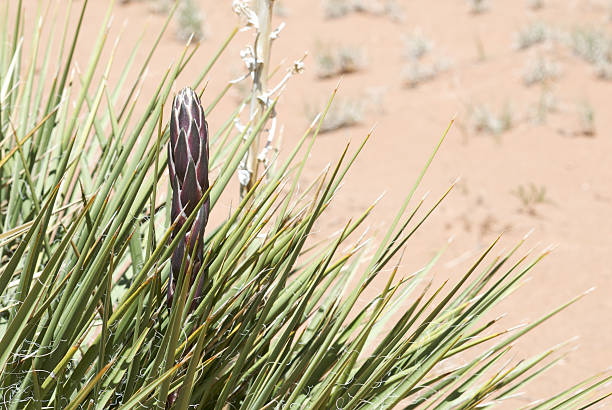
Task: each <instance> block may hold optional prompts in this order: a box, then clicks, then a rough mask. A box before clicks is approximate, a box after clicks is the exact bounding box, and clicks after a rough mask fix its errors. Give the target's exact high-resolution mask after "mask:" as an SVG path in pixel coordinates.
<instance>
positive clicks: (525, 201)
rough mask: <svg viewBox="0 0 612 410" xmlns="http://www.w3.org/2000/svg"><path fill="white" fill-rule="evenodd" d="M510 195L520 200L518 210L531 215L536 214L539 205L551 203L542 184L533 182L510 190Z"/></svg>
mask: <svg viewBox="0 0 612 410" xmlns="http://www.w3.org/2000/svg"><path fill="white" fill-rule="evenodd" d="M512 195H514V196H515V197H516V198H518V200H519V201H520V210H521V211H522V212H525V213H527V214H529V215H532V216H536V215H537V214H538V212H537V208H538V206H539V205H542V204H546V203H548V204H550V203H552V201H551V200H550V199H549V198H548V193H547V190H546V187H545V186H544V185H541V186H538V185H536V184H534V183H531V184H529V185H526V186H523V185H519V186H518V188H517V189H516V190H514V191H512Z"/></svg>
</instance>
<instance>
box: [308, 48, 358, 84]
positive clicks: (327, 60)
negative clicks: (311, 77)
mask: <svg viewBox="0 0 612 410" xmlns="http://www.w3.org/2000/svg"><path fill="white" fill-rule="evenodd" d="M316 59H317V75H318V76H319V77H320V78H330V77H335V76H338V75H343V74H351V73H354V72H357V71H360V70H362V69H363V68H364V67H365V66H366V56H365V52H364V50H363V49H362V48H361V47H358V46H353V45H333V44H326V45H319V47H318V50H317V53H316Z"/></svg>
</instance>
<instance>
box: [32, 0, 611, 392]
mask: <svg viewBox="0 0 612 410" xmlns="http://www.w3.org/2000/svg"><path fill="white" fill-rule="evenodd" d="M30 2H31V5H30V4H28V3H30ZM79 2H80V0H79V1H77V2H76V3H79ZM25 3H26V8H28V7H30V6H31V9H32V12H30V13H26V16H25V18H26V21H28V19H33V16H34V14H35V13H34V9H35V7H36V5H35V3H37V2H35V1H33V0H28V1H26V2H25ZM90 3H91V4H90V6H89V8H88V10H87V14H88V15H89V18H91V17H93V16H96V15H100V16H101V15H103V14H104V13H105V11H106V8H107V7H108V2H107V1H105V0H94V1H90ZM169 6H170V2H169V1H165V0H128V1H120V2H119V4H117V5H116V7H115V9H114V12H113V14H114V18H113V22H112V25H111V27H110V29H109V30H110V37H109V38H114V35H117V34H119V33H121V41H120V43H119V46H118V47H117V51H116V56H115V59H116V61H117V63H116V64H117V66H118V68H117V69H116V70H113V71H111V73H110V78H109V82H111V83H115V82H116V81H117V80H118V77H119V75H120V73H121V71H120V67H121V62H122V61H125V60H126V59H127V58H128V56H129V53H130V51H131V46H126V47H122V46H121V43H123V42H125V43H127V44H133V43H134V41H137V39H139V38H141V42H142V43H141V44H142V47H141V49H142V55H137V58H145V57H146V53H147V51H148V50H149V49H150V47H151V45H152V44H153V42H154V41H155V36H154V35H152V34H151V33H152V32H154V31H155V28H157V27H159V25H161V24H163V22H164V20H165V18H166V15H165V13H167V11H168V10H169ZM177 13H178V14H177V18H176V19H175V21H174V22H173V23H171V24H172V26H171V27H170V28H169V31H170V34H171V35H167V36H165V37H164V38H163V39H162V40H161V45H160V48H159V50H158V52H157V53H156V55H155V56H154V57H153V64H152V67H153V69H151V70H149V71H148V72H147V73H146V78H143V81H142V90H141V93H142V95H144V96H148V95H150V94H151V93H152V92H153V91H154V89H155V86H156V84H157V82H156V81H157V80H159V79H160V78H161V77H162V76H163V74H164V73H165V72H166V70H167V68H168V61H171V60H174V58H175V57H176V56H178V55H180V53H181V52H182V50H183V48H184V44H185V40H186V39H188V38H189V37H191V36H192V35H193V36H194V38H196V39H197V40H198V41H199V42H200V43H199V49H198V51H197V53H196V54H195V55H194V57H193V58H194V59H196V61H195V62H194V63H191V64H190V65H189V66H188V67H187V69H186V71H185V72H184V73H183V74H182V78H184V79H185V81H184V82H185V83H188V79H192V78H193V77H194V76H196V75H197V72H199V71H200V70H201V68H202V67H201V65H198V63H197V59H198V58H201V59H202V61H203V62H205V61H208V60H209V58H210V56H211V55H212V54H214V53H215V52H216V50H217V49H218V48H219V46H220V44H222V43H223V41H225V39H226V38H227V36H228V35H229V34H230V33H231V32H232V30H233V29H234V28H235V27H236V26H237V25H239V24H240V21H239V19H238V17H237V16H236V15H235V14H233V12H232V8H231V3H230V2H229V1H223V2H221V1H218V0H183V3H182V4H181V5H180V6H179V9H178V11H177ZM76 17H77V16H71V17H70V18H72V19H76ZM87 18H88V17H86V21H88V20H87ZM94 20H95V18H94ZM282 23H285V24H286V25H285V26H284V28H282V30H281V32H280V33H279V35H278V39H277V40H276V41H275V42H274V45H273V50H272V62H273V64H272V66H273V67H278V70H277V71H276V72H275V74H274V76H273V77H272V78H271V80H270V85H271V86H272V87H273V86H274V85H276V84H278V83H279V82H280V81H281V79H282V78H283V76H284V73H285V72H286V70H287V69H288V68H291V66H292V64H293V62H294V61H296V60H300V59H302V58H303V57H304V55H305V53H307V56H306V58H305V59H304V64H305V70H304V72H303V73H302V74H300V75H299V76H296V77H293V78H291V79H290V80H289V81H288V82H287V84H286V90H285V91H284V93H283V97H282V98H281V101H280V102H279V105H278V109H277V114H278V117H277V118H278V124H279V127H280V131H279V132H278V133H277V138H276V140H275V141H274V142H273V146H274V148H275V149H277V148H278V149H279V150H280V153H281V156H282V155H283V154H282V153H283V152H286V151H288V150H289V149H290V148H291V147H292V146H293V144H294V143H295V141H297V139H299V138H300V136H301V135H302V134H303V132H304V130H305V129H306V128H307V126H308V125H309V123H310V122H311V121H312V119H313V118H314V116H315V114H316V112H318V110H320V109H321V108H322V107H323V106H324V104H325V103H326V101H327V100H328V98H329V96H330V95H331V93H332V91H333V90H334V88H336V87H337V86H338V87H339V90H338V95H337V98H336V100H335V102H334V104H333V106H332V108H331V111H330V114H329V115H328V118H327V119H326V120H325V122H324V126H323V127H324V131H325V132H324V133H323V134H321V135H320V137H319V141H318V142H317V143H316V144H315V148H314V152H313V155H312V158H311V160H310V162H309V163H308V168H307V169H306V170H305V173H304V184H308V183H309V182H311V181H312V180H313V179H314V178H316V177H317V175H319V173H320V172H321V170H322V169H323V168H324V167H325V166H326V165H327V164H328V163H329V162H333V161H334V160H336V159H337V158H338V156H339V155H340V153H341V152H342V150H343V149H344V146H345V144H346V142H347V141H348V140H350V141H351V142H352V144H354V145H355V146H356V145H358V144H360V143H361V142H362V140H363V139H364V138H365V136H366V135H367V134H368V132H369V131H370V130H371V129H373V134H372V137H371V138H370V140H369V141H368V143H367V145H366V147H365V149H364V152H363V153H362V155H361V156H360V157H359V158H358V160H357V163H356V164H355V166H354V169H353V171H352V173H351V174H350V175H349V176H348V177H347V179H346V181H347V182H346V184H345V186H344V187H343V189H342V191H341V194H340V195H339V196H338V197H337V198H336V200H335V203H334V205H333V207H332V208H330V209H329V210H328V212H327V216H325V217H324V218H323V223H322V224H320V225H319V226H318V227H317V232H316V233H315V235H314V237H315V238H314V239H317V237H319V238H324V237H327V236H328V235H329V233H330V232H334V231H336V230H338V229H341V228H342V227H343V226H344V224H345V223H346V221H347V219H348V218H349V217H350V216H354V215H358V214H359V213H360V212H361V211H363V210H364V209H365V208H367V207H368V206H369V205H371V204H372V203H373V202H374V201H376V199H377V198H379V197H380V196H381V194H383V193H385V195H384V197H383V198H382V199H381V201H380V202H379V203H378V204H377V206H376V210H375V212H374V213H373V215H372V218H371V220H370V224H371V227H370V232H371V233H373V234H374V236H377V235H382V233H383V232H384V231H383V228H384V227H386V226H388V224H389V222H390V220H391V219H392V217H393V215H394V214H395V212H396V211H397V209H398V208H399V206H400V204H401V202H402V200H403V198H404V197H405V195H406V194H407V193H408V191H409V189H410V187H411V186H412V184H413V183H414V180H415V179H416V177H417V176H418V174H419V172H420V170H421V169H422V167H423V165H424V164H425V161H426V160H427V158H428V156H429V155H430V153H431V151H432V150H433V148H434V146H435V144H436V143H437V141H438V139H439V138H440V136H441V135H442V134H443V132H444V130H445V129H446V127H448V125H449V123H450V122H451V120H454V124H453V125H452V127H451V129H450V132H449V134H448V137H447V139H446V141H445V142H444V145H443V147H442V149H441V151H440V153H439V155H438V156H437V157H436V159H435V161H434V163H433V165H432V167H431V168H430V171H429V172H428V174H427V175H426V177H425V179H424V181H423V183H422V185H421V188H419V191H418V194H419V195H421V196H424V195H426V194H427V193H430V194H429V195H428V196H427V198H426V199H425V203H426V205H428V206H431V205H433V204H434V203H435V202H436V201H437V199H438V198H439V197H440V196H441V195H443V194H444V192H446V190H447V189H448V188H449V187H450V186H451V184H453V182H454V181H456V180H457V178H460V179H459V181H458V182H457V183H456V185H455V187H454V189H453V190H452V192H451V193H450V195H449V197H448V198H447V199H446V200H445V201H444V202H443V204H442V205H441V206H440V208H438V209H437V210H436V212H435V213H434V215H433V216H432V217H431V218H430V219H429V220H428V221H427V223H426V225H425V226H423V227H422V228H421V229H420V231H419V232H418V234H417V235H416V236H415V237H414V238H413V239H412V241H411V242H410V243H408V247H407V249H406V252H405V254H404V257H403V259H402V265H401V271H402V272H403V273H404V274H409V273H411V272H413V271H415V270H417V269H418V268H420V267H421V266H423V265H424V264H425V263H427V261H428V260H429V259H430V258H431V256H432V255H434V254H435V253H436V252H438V251H439V250H440V249H441V248H443V247H444V246H446V244H447V242H448V240H449V239H450V238H452V239H453V241H452V242H451V244H450V245H449V246H448V249H447V250H446V252H445V253H444V255H443V256H442V260H441V262H440V263H439V264H438V266H437V268H436V278H437V279H440V280H444V279H446V278H453V277H455V276H457V275H459V274H462V273H464V272H465V267H466V266H469V264H470V263H471V262H473V261H474V260H475V259H476V257H477V256H478V255H479V253H480V252H481V251H482V250H483V248H485V247H487V246H488V245H489V244H490V243H491V242H492V241H493V240H495V239H496V238H497V237H498V236H499V235H500V234H503V236H502V239H501V241H500V242H501V245H499V248H498V253H499V254H500V255H501V254H503V253H504V248H505V249H506V250H507V249H509V248H511V247H513V246H514V245H515V244H516V243H517V242H518V241H519V240H520V239H521V238H523V237H524V236H525V235H526V234H528V233H529V232H532V233H531V235H530V237H529V238H528V239H527V241H526V244H525V245H524V246H525V249H528V248H531V247H533V248H534V255H536V254H538V253H540V252H542V251H545V250H546V249H547V248H548V247H550V248H551V249H552V252H551V254H550V255H549V256H547V257H546V258H545V259H544V260H543V261H542V262H541V263H540V264H539V265H538V266H537V267H536V268H535V269H534V271H533V273H532V274H531V280H530V282H529V283H527V284H526V285H525V286H522V287H521V288H520V289H519V290H517V291H516V293H515V295H513V296H512V297H510V298H509V299H508V300H506V301H505V302H504V303H503V304H502V305H501V306H500V307H499V308H497V309H496V311H495V312H493V314H492V317H495V316H499V315H500V314H502V313H506V317H505V318H504V319H503V320H502V322H503V326H505V327H506V328H508V327H512V326H515V325H520V324H521V323H525V322H527V321H529V320H534V319H536V318H538V317H540V316H541V315H542V314H544V313H546V312H548V311H550V310H552V309H553V308H555V307H557V306H559V305H561V304H562V303H564V302H566V301H568V300H569V299H570V298H572V297H574V296H576V295H578V294H580V293H582V292H584V291H587V290H589V289H591V288H594V290H593V291H592V292H591V293H590V294H589V295H588V296H587V297H585V298H584V299H582V300H581V301H580V302H579V303H577V304H575V305H573V306H571V307H570V308H569V309H568V310H567V311H565V312H564V313H563V314H561V315H559V316H557V317H555V318H553V319H552V320H551V321H549V322H547V323H545V324H544V325H543V326H542V327H539V328H538V329H536V330H535V332H536V334H534V335H531V337H528V338H526V340H525V341H521V342H517V345H516V346H515V347H514V348H513V349H514V354H515V355H516V356H517V357H523V356H527V355H532V354H536V353H538V352H540V351H542V350H544V349H546V348H548V347H550V346H553V345H555V344H558V343H560V342H564V341H567V340H570V339H572V338H574V337H576V336H577V337H579V339H576V340H573V341H572V346H575V347H576V351H574V352H573V353H572V354H571V355H569V356H568V357H567V358H566V359H565V360H564V361H563V362H562V363H561V364H560V367H557V368H555V369H556V370H555V371H553V372H550V373H548V374H547V377H545V378H540V379H538V380H537V381H536V382H535V383H534V384H532V385H530V386H529V387H528V388H527V395H526V396H525V397H523V398H522V399H521V400H524V401H525V403H527V402H529V401H531V400H532V399H533V398H534V397H541V396H546V395H551V394H553V393H554V392H556V391H558V390H559V388H560V387H562V386H567V384H568V383H567V380H568V379H571V380H578V379H581V378H585V377H588V376H590V375H592V374H594V373H595V372H597V371H599V370H603V369H605V368H607V367H608V366H609V365H610V364H612V349H610V346H611V345H612V320H611V319H612V297H610V294H611V293H610V292H611V290H612V264H611V263H610V256H611V255H612V235H611V232H612V166H611V165H610V164H611V161H610V158H611V154H612V138H611V135H610V129H611V128H612V105H611V100H610V98H611V96H612V2H610V1H609V0H541V1H537V0H531V1H525V0H516V1H508V0H505V1H504V0H490V1H482V0H481V1H477V0H471V1H468V0H436V1H426V0H378V1H374V0H373V1H367V0H360V1H358V0H323V1H319V0H316V1H312V0H293V1H289V0H277V1H276V12H275V16H274V27H275V28H276V27H279V26H280V25H281V24H282ZM29 24H32V21H31V20H29ZM147 30H148V31H147ZM97 33H98V27H97V26H96V27H84V33H83V34H84V36H85V37H84V38H86V39H87V38H88V39H91V43H93V42H94V41H95V38H96V36H97ZM252 42H253V31H244V32H240V33H239V34H238V35H237V36H236V38H234V40H233V41H232V42H231V44H230V45H229V51H228V52H226V53H225V54H224V55H223V56H222V57H221V60H220V61H219V63H218V64H217V65H216V66H215V67H214V69H213V71H212V72H211V75H210V76H209V79H210V80H209V83H208V84H207V85H206V90H205V92H204V97H203V98H204V101H206V100H207V99H209V100H210V99H212V98H214V97H215V96H216V95H218V93H219V92H221V91H222V90H223V89H224V88H225V87H226V86H227V85H228V81H231V80H233V79H237V78H240V77H241V76H242V75H243V74H244V73H245V72H246V68H245V66H244V62H243V61H242V60H241V57H240V52H241V50H243V49H244V48H245V47H246V46H247V45H249V44H252ZM91 43H90V44H88V42H87V41H82V42H81V43H80V44H79V48H78V50H77V54H76V61H77V62H81V61H82V62H83V65H85V62H86V61H87V59H88V57H89V52H90V49H91ZM191 47H193V46H191ZM107 52H108V51H107ZM102 61H104V59H103V60H102ZM178 84H181V80H179V81H178ZM248 92H249V81H248V79H247V80H245V81H242V82H237V83H236V84H234V85H232V86H231V88H230V89H229V91H228V93H229V94H230V96H231V97H232V98H224V99H223V101H222V102H221V104H220V105H219V107H218V108H216V109H215V112H214V114H215V115H214V116H212V117H211V118H208V122H209V127H210V129H212V130H214V129H217V128H218V127H220V126H221V124H222V122H223V121H224V120H225V119H226V118H227V115H229V113H231V112H232V111H233V110H235V109H236V107H237V106H238V105H239V103H240V101H241V100H242V98H243V97H244V96H246V95H247V94H248ZM235 185H236V187H237V183H236V184H235ZM235 189H236V190H237V188H235ZM236 198H237V196H236V195H234V196H233V198H232V197H230V196H227V198H224V199H222V201H221V202H220V203H219V204H218V205H217V207H218V208H219V209H215V210H216V211H217V215H212V216H211V217H212V219H213V220H214V219H215V218H218V219H219V220H221V219H222V218H223V217H225V215H220V214H221V213H222V209H223V208H225V209H226V210H228V212H229V210H230V209H232V206H234V207H235V205H236V201H237V200H236ZM530 395H533V396H534V397H531V396H530Z"/></svg>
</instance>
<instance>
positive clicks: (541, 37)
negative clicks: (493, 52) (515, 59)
mask: <svg viewBox="0 0 612 410" xmlns="http://www.w3.org/2000/svg"><path fill="white" fill-rule="evenodd" d="M550 37H551V30H550V29H549V28H548V26H546V24H544V23H541V22H535V23H531V24H529V25H528V26H526V27H523V28H522V29H520V30H519V31H518V32H516V33H515V35H514V44H513V47H514V49H515V50H526V49H528V48H529V47H532V46H534V45H536V44H541V43H544V42H545V41H547V40H548V39H550Z"/></svg>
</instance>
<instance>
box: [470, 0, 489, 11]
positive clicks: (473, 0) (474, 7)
mask: <svg viewBox="0 0 612 410" xmlns="http://www.w3.org/2000/svg"><path fill="white" fill-rule="evenodd" d="M468 6H469V10H470V13H472V14H481V13H484V12H485V11H487V10H489V0H468Z"/></svg>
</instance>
